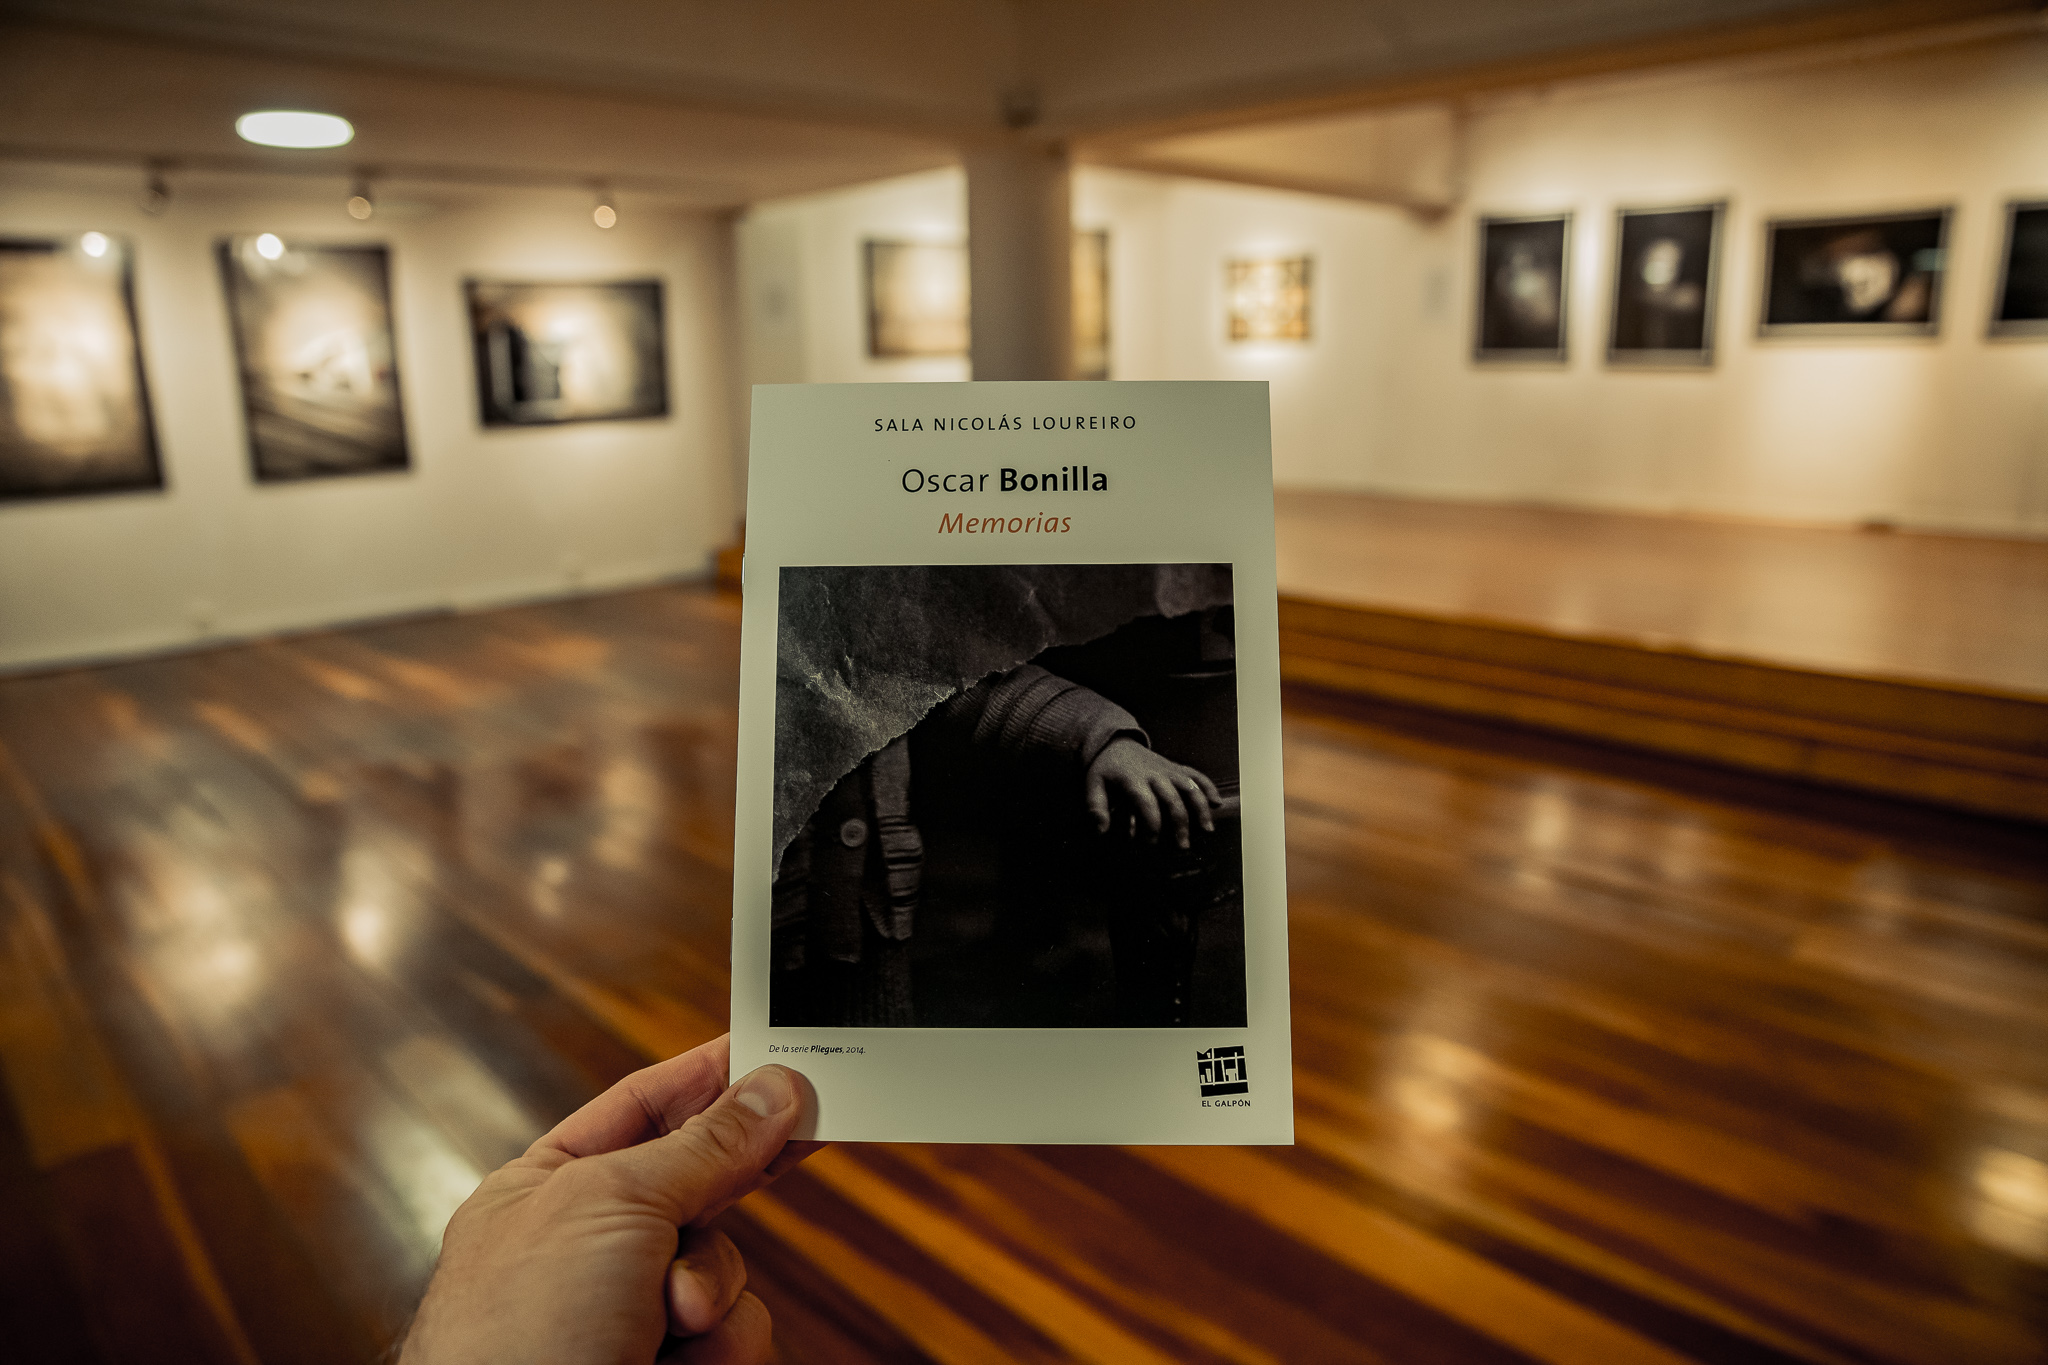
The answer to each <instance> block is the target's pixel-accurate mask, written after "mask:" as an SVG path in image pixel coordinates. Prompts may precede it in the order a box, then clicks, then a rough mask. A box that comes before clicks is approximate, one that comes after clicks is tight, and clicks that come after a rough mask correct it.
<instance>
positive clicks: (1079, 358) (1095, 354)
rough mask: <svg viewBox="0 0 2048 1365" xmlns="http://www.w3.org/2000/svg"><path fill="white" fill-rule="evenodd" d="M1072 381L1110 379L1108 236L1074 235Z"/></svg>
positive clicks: (1088, 233) (1086, 233)
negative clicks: (1073, 379)
mask: <svg viewBox="0 0 2048 1365" xmlns="http://www.w3.org/2000/svg"><path fill="white" fill-rule="evenodd" d="M1074 378H1076V379H1107V378H1109V233H1107V232H1106V231H1100V230H1098V231H1094V232H1077V233H1075V234H1074Z"/></svg>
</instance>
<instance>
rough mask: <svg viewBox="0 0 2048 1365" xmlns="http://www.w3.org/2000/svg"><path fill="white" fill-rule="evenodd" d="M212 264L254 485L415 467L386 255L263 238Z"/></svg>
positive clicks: (228, 244)
mask: <svg viewBox="0 0 2048 1365" xmlns="http://www.w3.org/2000/svg"><path fill="white" fill-rule="evenodd" d="M219 256H220V269H221V278H222V281H223V283H224V284H225V286H226V288H227V297H228V316H229V318H230V319H231V320H232V321H233V323H234V332H235V359H236V362H237V364H238V366H239V368H240V370H241V375H242V407H243V411H244V413H245V414H246V417H247V421H248V436H249V459H250V463H251V465H252V467H253V470H254V473H255V476H256V481H257V482H258V483H283V482H289V481H292V480H297V479H323V478H334V477H338V476H341V475H345V474H381V473H390V472H394V471H397V470H402V469H407V468H410V467H411V464H412V457H411V455H410V453H409V452H408V450H407V447H406V442H405V415H404V412H403V410H402V409H401V407H400V405H399V393H398V343H397V341H396V340H395V338H394V337H393V336H392V331H391V255H390V252H388V251H387V250H386V249H385V248H384V247H382V246H355V245H350V246H311V245H307V244H305V243H300V242H286V241H283V240H281V239H280V238H278V237H277V236H276V235H275V234H274V233H269V232H265V233H262V234H260V235H257V236H251V237H234V238H230V239H228V240H226V241H223V242H221V243H220V245H219Z"/></svg>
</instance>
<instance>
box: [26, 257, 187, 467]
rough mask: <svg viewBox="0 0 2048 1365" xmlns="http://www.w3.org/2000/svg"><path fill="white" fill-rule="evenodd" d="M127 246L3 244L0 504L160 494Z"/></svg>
mask: <svg viewBox="0 0 2048 1365" xmlns="http://www.w3.org/2000/svg"><path fill="white" fill-rule="evenodd" d="M131 259H132V258H131V253H130V250H129V246H128V243H126V242H124V241H122V240H121V239H119V238H117V237H111V236H109V235H107V234H106V233H103V232H87V233H84V234H82V235H80V236H78V237H70V238H64V239H61V240H56V241H48V240H33V241H27V240H19V239H14V238H0V501H4V500H13V499H18V498H21V499H25V498H61V497H71V496H75V495H78V494H85V493H120V492H128V491H131V490H134V489H148V488H162V487H163V485H164V477H163V468H162V465H161V464H160V463H159V461H158V458H157V447H156V432H155V427H154V424H153V423H152V421H151V419H150V410H149V388H148V385H147V384H146V383H145V382H144V380H143V375H142V348H141V345H140V343H139V342H138V341H137V339H136V331H135V296H134V288H133V284H132V267H131Z"/></svg>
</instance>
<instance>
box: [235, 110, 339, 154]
mask: <svg viewBox="0 0 2048 1365" xmlns="http://www.w3.org/2000/svg"><path fill="white" fill-rule="evenodd" d="M235 132H236V134H237V135H239V136H240V137H241V139H242V140H243V141H244V142H253V143H256V144H257V145H258V146H261V147H299V148H309V147H339V146H342V145H343V144H345V143H346V142H348V141H349V140H350V139H351V138H353V137H354V136H355V135H356V130H355V128H354V127H352V126H351V125H350V124H349V121H348V120H347V119H345V118H341V117H338V116H336V115H334V114H314V113H309V112H307V111H306V110H303V109H263V110H259V111H257V112H256V113H253V114H244V115H242V116H241V117H240V118H238V119H236V120H235Z"/></svg>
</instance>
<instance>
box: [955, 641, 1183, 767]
mask: <svg viewBox="0 0 2048 1365" xmlns="http://www.w3.org/2000/svg"><path fill="white" fill-rule="evenodd" d="M940 715H941V719H942V720H943V721H945V722H946V723H947V724H948V725H950V726H953V727H957V729H959V730H961V731H965V732H966V735H967V738H968V742H969V743H970V744H972V746H973V747H974V748H976V749H980V750H983V751H984V752H992V753H1001V754H1009V755H1015V756H1017V757H1023V758H1033V759H1047V758H1051V759H1060V758H1071V759H1072V760H1074V761H1075V762H1078V763H1079V765H1080V766H1081V767H1083V768H1086V767H1087V766H1088V765H1089V764H1090V763H1093V762H1094V761H1095V756H1096V755H1097V754H1099V753H1101V752H1102V751H1103V750H1104V749H1105V748H1107V747H1109V742H1110V741H1111V740H1113V739H1116V738H1118V737H1119V736H1128V737H1130V738H1132V739H1135V740H1137V741H1138V742H1139V743H1140V744H1145V745H1150V743H1151V740H1150V739H1149V738H1148V737H1147V736H1146V734H1145V731H1144V730H1143V729H1142V728H1141V727H1140V726H1139V725H1138V722H1137V720H1136V718H1135V717H1133V716H1132V715H1131V713H1130V712H1128V711H1126V710H1124V709H1123V708H1122V707H1121V706H1118V705H1117V704H1116V703H1115V702H1113V701H1110V700H1109V699H1108V698H1106V697H1104V696H1102V695H1101V694H1100V693H1098V692H1093V691H1090V690H1089V689H1088V688H1085V687H1083V686H1081V685H1080V684H1079V683H1074V682H1068V681H1067V680H1066V679H1065V678H1062V677H1059V676H1057V675H1056V674H1052V673H1048V672H1046V671H1045V670H1044V669H1043V668H1040V667H1039V666H1038V665H1036V664H1025V665H1024V666H1023V667H1021V668H1015V669H1012V670H1010V671H1009V672H1008V673H999V674H997V675H996V676H994V677H992V678H986V679H984V680H982V681H981V682H980V683H978V684H976V685H975V686H973V687H970V688H968V689H967V690H966V691H965V692H962V693H961V694H960V695H958V696H956V697H954V698H953V699H952V700H950V701H948V702H946V703H945V705H944V706H942V707H941V708H940Z"/></svg>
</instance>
